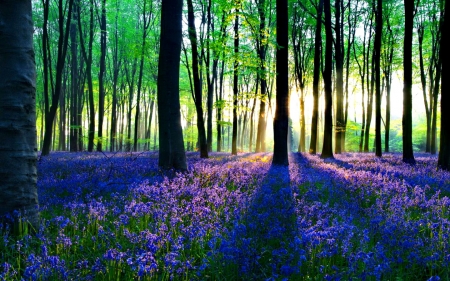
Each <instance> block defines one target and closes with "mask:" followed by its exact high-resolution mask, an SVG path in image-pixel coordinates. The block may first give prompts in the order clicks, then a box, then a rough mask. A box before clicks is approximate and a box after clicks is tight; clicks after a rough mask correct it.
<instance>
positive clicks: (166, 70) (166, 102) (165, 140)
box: [158, 0, 187, 170]
mask: <svg viewBox="0 0 450 281" xmlns="http://www.w3.org/2000/svg"><path fill="white" fill-rule="evenodd" d="M182 12H183V0H162V3H161V39H160V52H159V62H158V116H159V167H161V168H163V169H172V168H174V169H178V170H186V169H187V165H186V154H185V151H184V142H183V131H182V128H181V112H180V92H179V89H180V85H179V83H180V81H179V75H180V53H181V38H182V33H181V32H182V28H181V19H182Z"/></svg>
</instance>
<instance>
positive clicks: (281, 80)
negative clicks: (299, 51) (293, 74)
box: [272, 0, 289, 166]
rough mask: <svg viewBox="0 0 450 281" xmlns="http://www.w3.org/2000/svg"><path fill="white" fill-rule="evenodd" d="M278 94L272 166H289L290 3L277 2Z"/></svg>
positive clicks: (281, 0) (285, 0)
mask: <svg viewBox="0 0 450 281" xmlns="http://www.w3.org/2000/svg"><path fill="white" fill-rule="evenodd" d="M276 3H277V8H276V9H277V46H278V47H277V51H276V59H277V61H276V66H277V69H276V70H277V81H276V83H277V94H276V109H275V117H274V120H273V138H274V146H273V159H272V165H285V166H287V165H289V159H288V131H289V76H288V75H289V71H288V46H289V45H288V44H289V42H288V32H289V28H288V1H287V0H277V2H276Z"/></svg>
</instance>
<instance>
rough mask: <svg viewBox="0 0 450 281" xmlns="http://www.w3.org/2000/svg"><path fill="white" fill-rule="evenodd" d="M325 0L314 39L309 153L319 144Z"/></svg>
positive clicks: (320, 5) (318, 17) (318, 12)
mask: <svg viewBox="0 0 450 281" xmlns="http://www.w3.org/2000/svg"><path fill="white" fill-rule="evenodd" d="M323 1H324V0H319V6H318V8H317V20H316V33H315V39H314V46H315V47H314V75H313V99H314V102H313V113H312V120H311V142H310V144H309V153H310V154H316V152H317V146H318V141H317V140H318V131H317V129H318V123H319V83H320V64H321V61H320V60H321V51H320V50H321V46H322V12H323Z"/></svg>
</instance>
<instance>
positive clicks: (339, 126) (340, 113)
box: [334, 0, 345, 153]
mask: <svg viewBox="0 0 450 281" xmlns="http://www.w3.org/2000/svg"><path fill="white" fill-rule="evenodd" d="M342 6H343V3H342V0H335V2H334V7H335V10H334V11H335V27H334V30H335V34H336V38H335V44H334V46H335V48H334V57H335V64H336V127H335V153H341V152H342V151H343V149H344V148H345V144H344V140H345V138H344V135H345V126H344V123H345V121H344V34H343V32H342V31H343V29H342V25H343V24H342V22H341V16H342V15H343V14H344V11H341V10H342V9H341V8H342Z"/></svg>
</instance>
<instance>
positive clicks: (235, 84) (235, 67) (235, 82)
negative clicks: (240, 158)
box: [231, 1, 240, 155]
mask: <svg viewBox="0 0 450 281" xmlns="http://www.w3.org/2000/svg"><path fill="white" fill-rule="evenodd" d="M239 6H240V2H239V1H238V2H236V14H235V19H234V64H233V134H232V141H231V154H232V155H237V133H238V132H237V129H238V128H237V127H238V121H237V106H238V93H239V89H238V78H239V71H238V68H239V60H238V55H239Z"/></svg>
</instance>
